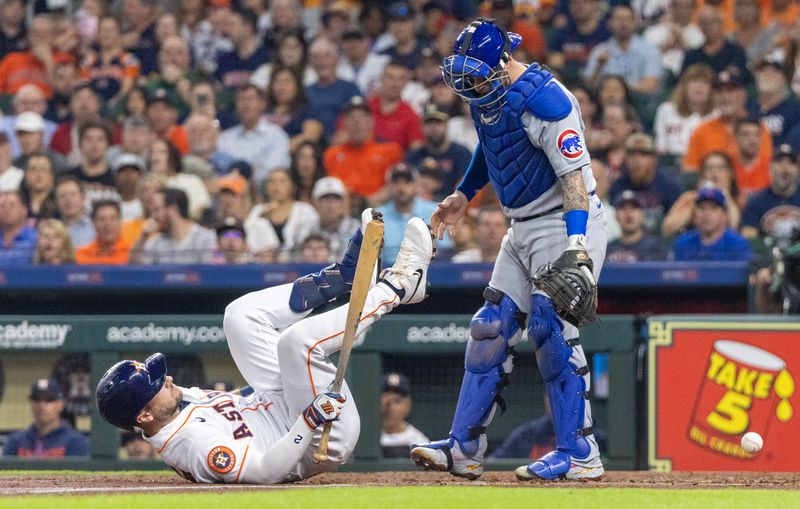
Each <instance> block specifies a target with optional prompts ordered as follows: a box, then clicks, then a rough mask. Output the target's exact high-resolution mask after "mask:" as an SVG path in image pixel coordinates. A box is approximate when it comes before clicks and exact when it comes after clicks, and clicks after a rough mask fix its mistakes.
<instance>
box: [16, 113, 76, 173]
mask: <svg viewBox="0 0 800 509" xmlns="http://www.w3.org/2000/svg"><path fill="white" fill-rule="evenodd" d="M44 122H45V120H44V118H42V116H41V115H39V114H38V113H34V112H32V111H26V112H25V113H22V114H20V115H17V121H16V123H15V124H14V133H15V134H16V135H17V141H19V148H20V154H19V156H18V157H17V158H16V159H14V166H16V167H17V168H25V167H26V166H27V164H28V158H29V157H30V156H31V155H32V154H40V153H44V154H46V155H47V156H48V157H49V158H50V161H51V162H52V164H53V170H54V171H55V172H56V173H63V172H64V171H66V170H67V169H69V166H68V163H67V160H66V159H65V158H64V156H62V155H61V154H59V153H58V152H53V151H52V150H50V149H48V148H47V147H46V146H45V144H44V127H45V124H44Z"/></svg>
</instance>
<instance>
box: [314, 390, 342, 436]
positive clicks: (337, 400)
mask: <svg viewBox="0 0 800 509" xmlns="http://www.w3.org/2000/svg"><path fill="white" fill-rule="evenodd" d="M345 401H347V399H346V398H345V397H344V395H343V394H340V393H338V392H326V393H324V394H319V395H317V397H316V398H314V401H312V402H311V404H310V405H308V406H307V407H306V409H305V411H304V412H303V419H305V421H306V424H307V425H308V427H309V428H311V429H317V428H318V427H319V426H320V425H322V424H325V423H326V422H332V421H335V420H338V419H339V415H340V414H341V413H342V408H343V407H344V403H345Z"/></svg>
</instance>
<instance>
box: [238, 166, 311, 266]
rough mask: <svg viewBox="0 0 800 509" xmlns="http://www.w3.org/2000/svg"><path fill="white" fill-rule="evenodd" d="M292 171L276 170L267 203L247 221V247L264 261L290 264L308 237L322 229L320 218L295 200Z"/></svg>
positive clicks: (269, 183) (267, 185) (269, 182)
mask: <svg viewBox="0 0 800 509" xmlns="http://www.w3.org/2000/svg"><path fill="white" fill-rule="evenodd" d="M296 187H297V186H296V184H295V182H293V181H292V177H291V173H290V172H289V170H285V169H282V168H279V169H275V170H272V172H270V174H269V176H268V177H267V179H266V181H265V184H264V188H265V189H264V191H265V193H264V194H265V198H266V202H265V203H261V204H259V205H256V206H255V207H253V208H252V210H251V211H250V214H249V215H248V216H247V219H246V220H245V222H244V227H245V230H246V231H247V244H248V245H249V247H250V251H251V252H252V253H254V254H255V256H256V257H257V258H258V260H259V261H261V262H268V261H279V262H284V261H289V260H290V257H291V255H292V252H293V250H295V249H296V248H299V247H300V245H301V244H302V242H303V240H304V239H305V238H306V237H308V235H309V234H310V233H311V232H313V231H316V230H317V229H318V228H319V215H317V211H316V210H314V207H312V206H311V205H309V204H308V203H305V202H301V201H297V200H295V199H294V192H295V188H296Z"/></svg>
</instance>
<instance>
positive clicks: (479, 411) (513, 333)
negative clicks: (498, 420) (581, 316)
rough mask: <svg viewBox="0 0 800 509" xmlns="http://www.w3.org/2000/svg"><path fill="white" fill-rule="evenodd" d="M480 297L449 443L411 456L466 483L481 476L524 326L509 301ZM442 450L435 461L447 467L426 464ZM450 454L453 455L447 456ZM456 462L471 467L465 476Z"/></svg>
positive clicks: (492, 294) (491, 293)
mask: <svg viewBox="0 0 800 509" xmlns="http://www.w3.org/2000/svg"><path fill="white" fill-rule="evenodd" d="M483 295H484V297H485V298H486V303H485V304H484V305H483V307H481V308H480V309H479V310H478V311H477V312H476V313H475V315H474V316H473V317H472V321H471V322H470V339H469V342H468V343H467V351H466V354H465V356H464V368H465V372H464V379H463V381H462V382H461V391H460V392H459V395H458V404H457V405H456V412H455V416H454V417H453V425H452V428H451V429H450V437H449V439H448V440H446V441H440V442H433V443H431V444H422V445H420V446H418V447H415V449H414V450H412V458H414V460H415V461H416V462H417V463H418V464H420V465H423V466H426V467H427V468H434V469H437V470H450V472H451V473H453V474H454V475H459V476H461V477H467V478H470V479H475V478H477V477H478V476H479V475H480V473H481V472H482V468H483V467H482V461H483V453H484V452H485V449H486V438H485V436H484V435H485V432H486V427H487V426H488V425H489V423H490V422H491V420H492V418H493V417H494V414H495V411H496V410H497V407H498V406H499V407H501V409H502V408H503V407H504V403H503V402H502V399H500V392H501V391H502V390H503V387H505V386H506V385H507V383H508V381H507V376H508V373H510V372H511V370H512V369H513V358H512V357H511V356H510V353H511V348H512V347H513V346H514V345H515V344H516V343H517V342H519V339H520V337H521V335H522V327H523V326H524V324H525V314H524V313H522V312H521V311H520V310H519V308H518V307H517V305H516V304H514V301H512V300H511V299H510V298H509V297H508V296H506V295H504V294H503V293H502V292H500V291H498V290H495V289H494V288H487V289H486V291H485V292H484V294H483ZM445 442H446V443H445ZM426 448H427V449H431V451H428V452H430V453H431V454H427V453H426V451H424V449H426ZM443 449H446V450H445V454H439V455H437V456H438V457H440V458H442V460H443V461H446V462H447V465H446V466H444V465H439V464H438V463H437V462H436V461H435V460H432V459H431V458H433V456H434V454H433V450H436V451H442V450H443ZM450 449H453V450H454V451H456V452H457V453H458V454H451V453H450ZM415 452H416V453H417V454H416V455H415ZM459 459H462V460H463V461H462V462H470V464H469V465H468V466H469V468H468V469H464V470H465V471H464V472H462V471H461V470H462V469H461V467H462V466H463V465H460V464H458V463H459ZM418 460H419V461H418ZM432 462H433V463H437V464H435V465H434V464H431V463H432Z"/></svg>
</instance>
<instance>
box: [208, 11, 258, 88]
mask: <svg viewBox="0 0 800 509" xmlns="http://www.w3.org/2000/svg"><path fill="white" fill-rule="evenodd" d="M225 35H226V36H227V37H228V39H230V41H231V42H232V43H233V48H234V49H233V51H230V52H227V53H221V54H220V55H219V56H218V57H217V69H216V70H215V71H214V77H215V78H216V79H217V81H219V82H220V83H222V86H223V87H225V88H230V89H234V88H238V87H241V86H243V85H245V84H246V83H248V82H249V81H250V76H251V75H252V74H253V73H254V72H255V70H256V69H258V67H259V66H260V65H261V64H263V63H264V62H266V61H268V60H269V52H268V51H267V49H266V48H265V47H264V46H262V45H261V43H260V42H259V38H258V18H257V17H256V15H255V13H253V11H251V10H249V9H233V10H232V11H231V13H230V15H229V16H228V27H227V29H226V30H225Z"/></svg>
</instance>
